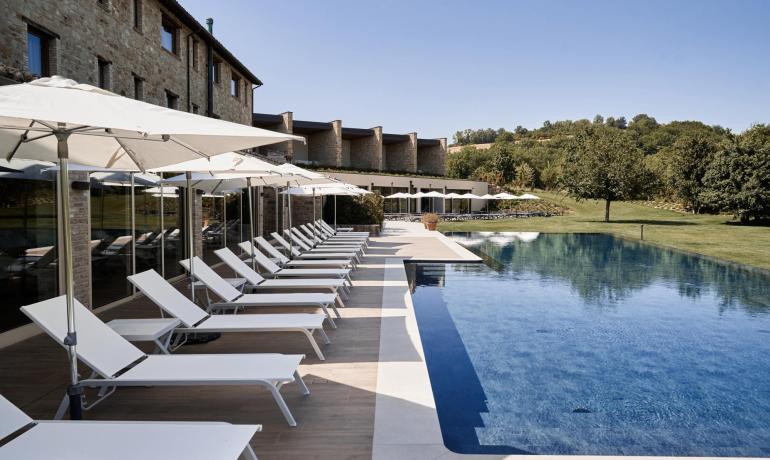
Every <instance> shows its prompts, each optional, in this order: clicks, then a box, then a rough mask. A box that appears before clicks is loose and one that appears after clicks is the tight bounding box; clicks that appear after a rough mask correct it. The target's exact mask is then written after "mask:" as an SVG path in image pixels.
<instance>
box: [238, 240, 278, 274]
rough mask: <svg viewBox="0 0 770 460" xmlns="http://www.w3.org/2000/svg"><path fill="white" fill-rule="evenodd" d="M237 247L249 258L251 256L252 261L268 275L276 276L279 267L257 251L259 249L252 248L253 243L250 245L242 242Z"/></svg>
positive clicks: (247, 242)
mask: <svg viewBox="0 0 770 460" xmlns="http://www.w3.org/2000/svg"><path fill="white" fill-rule="evenodd" d="M238 246H239V247H240V248H241V249H243V251H244V252H245V253H246V254H248V255H250V256H251V255H253V256H254V260H256V261H257V263H258V264H259V265H260V266H261V267H264V268H265V270H267V271H269V272H270V273H272V274H276V273H278V272H279V271H281V267H279V266H278V265H276V264H275V262H273V261H272V260H270V259H269V258H268V257H267V256H266V255H265V254H264V253H263V252H262V251H260V250H259V248H257V247H256V246H254V244H253V243H250V242H249V241H244V242H243V243H238ZM252 249H253V251H252ZM252 252H253V254H252Z"/></svg>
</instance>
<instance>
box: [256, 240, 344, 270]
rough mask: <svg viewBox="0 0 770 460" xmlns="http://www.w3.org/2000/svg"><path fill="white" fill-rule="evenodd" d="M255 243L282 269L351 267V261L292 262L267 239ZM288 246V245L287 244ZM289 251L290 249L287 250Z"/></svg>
mask: <svg viewBox="0 0 770 460" xmlns="http://www.w3.org/2000/svg"><path fill="white" fill-rule="evenodd" d="M254 241H256V242H257V246H258V247H259V248H260V249H262V250H263V251H264V252H266V253H267V255H269V256H270V257H272V258H273V260H275V261H276V263H277V264H278V265H280V266H282V267H316V268H318V267H336V268H348V267H351V266H352V264H351V261H350V260H349V259H339V260H334V259H326V260H307V259H298V260H290V259H289V258H288V257H286V256H285V255H283V254H282V253H281V251H279V250H278V248H276V247H275V246H273V245H272V244H270V242H269V241H267V240H266V239H265V238H263V237H261V236H258V237H256V238H254ZM287 246H288V244H287ZM286 249H287V250H288V247H287V248H286ZM297 255H299V251H297Z"/></svg>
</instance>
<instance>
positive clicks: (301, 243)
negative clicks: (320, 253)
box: [289, 231, 310, 251]
mask: <svg viewBox="0 0 770 460" xmlns="http://www.w3.org/2000/svg"><path fill="white" fill-rule="evenodd" d="M289 238H291V240H292V241H293V242H294V244H296V245H298V246H299V247H301V248H302V249H304V250H305V251H309V250H310V245H309V244H307V243H305V242H304V241H302V240H301V239H300V238H299V237H298V236H297V234H296V233H294V232H291V231H290V232H289Z"/></svg>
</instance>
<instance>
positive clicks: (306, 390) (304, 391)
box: [294, 371, 310, 396]
mask: <svg viewBox="0 0 770 460" xmlns="http://www.w3.org/2000/svg"><path fill="white" fill-rule="evenodd" d="M294 381H295V382H297V385H299V389H300V391H302V394H303V395H305V396H308V395H309V394H310V389H309V388H308V387H307V385H305V381H304V380H302V377H300V375H299V371H294Z"/></svg>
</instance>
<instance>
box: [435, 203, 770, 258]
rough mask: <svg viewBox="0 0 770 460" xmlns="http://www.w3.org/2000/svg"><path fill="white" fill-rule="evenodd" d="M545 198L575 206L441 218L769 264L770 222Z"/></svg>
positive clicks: (480, 227)
mask: <svg viewBox="0 0 770 460" xmlns="http://www.w3.org/2000/svg"><path fill="white" fill-rule="evenodd" d="M537 194H538V195H539V196H541V197H542V198H543V199H547V200H550V201H552V202H554V203H558V204H562V205H564V206H566V207H568V208H570V209H572V211H573V212H571V213H568V214H567V215H564V216H556V217H534V218H527V219H503V220H497V221H467V222H442V223H440V224H439V228H438V229H439V230H440V231H442V232H450V231H460V232H472V231H498V232H500V231H537V232H544V233H609V234H613V235H618V236H623V237H626V238H635V239H639V237H640V228H641V225H642V224H643V225H644V240H645V241H647V242H650V243H653V244H658V245H662V246H667V247H672V248H676V249H681V250H685V251H691V252H695V253H698V254H703V255H706V256H710V257H716V258H719V259H724V260H729V261H732V262H738V263H742V264H747V265H753V266H755V267H760V268H765V269H770V228H768V227H760V226H744V225H738V224H737V222H736V221H734V220H732V218H731V217H730V216H725V215H717V216H713V215H692V214H683V213H679V212H675V211H668V210H663V209H655V208H652V207H648V206H644V205H641V204H634V203H613V204H612V208H611V213H610V220H611V221H610V222H609V223H605V222H604V221H603V219H604V202H600V201H581V202H577V201H575V200H573V199H571V198H569V197H565V196H563V195H560V194H554V193H549V192H542V191H541V192H537Z"/></svg>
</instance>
